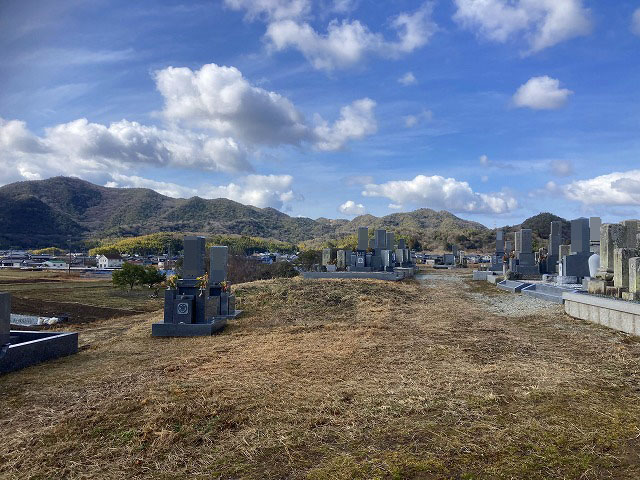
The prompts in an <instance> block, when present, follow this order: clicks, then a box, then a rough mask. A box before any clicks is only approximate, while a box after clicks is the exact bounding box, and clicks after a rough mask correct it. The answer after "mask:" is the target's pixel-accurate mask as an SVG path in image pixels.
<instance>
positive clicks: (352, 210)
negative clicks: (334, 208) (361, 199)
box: [338, 200, 367, 215]
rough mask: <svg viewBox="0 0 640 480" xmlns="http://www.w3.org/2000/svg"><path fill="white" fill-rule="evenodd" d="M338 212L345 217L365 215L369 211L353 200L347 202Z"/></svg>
mask: <svg viewBox="0 0 640 480" xmlns="http://www.w3.org/2000/svg"><path fill="white" fill-rule="evenodd" d="M338 211H339V212H340V213H342V214H344V215H364V214H365V213H367V209H366V208H365V207H364V205H362V204H361V203H356V202H354V201H353V200H347V201H346V202H344V203H343V204H342V205H340V206H339V207H338Z"/></svg>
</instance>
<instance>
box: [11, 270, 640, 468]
mask: <svg viewBox="0 0 640 480" xmlns="http://www.w3.org/2000/svg"><path fill="white" fill-rule="evenodd" d="M447 275H450V272H446V273H442V274H441V276H442V280H438V279H436V278H430V279H427V280H425V281H424V282H423V283H419V282H407V283H389V282H381V281H364V280H359V281H358V280H356V281H353V280H352V281H348V280H317V281H311V280H310V281H305V280H302V279H297V278H296V279H287V280H284V279H280V280H269V281H260V282H253V283H248V284H244V285H239V286H236V287H235V291H236V294H237V296H238V298H239V308H242V309H243V310H245V314H244V315H243V316H242V317H240V318H238V319H237V320H234V321H232V322H230V325H229V326H228V327H227V329H226V330H225V331H224V332H223V333H222V334H220V335H217V336H214V337H210V338H183V339H159V338H152V337H151V336H150V331H151V325H150V324H151V323H152V322H153V321H158V320H159V319H160V318H161V312H160V311H156V312H153V313H142V314H138V315H131V316H126V317H119V318H115V319H113V318H112V319H97V320H95V321H94V322H91V323H86V324H80V325H77V327H78V328H77V329H78V331H79V332H80V342H81V344H82V345H83V349H82V350H81V352H80V353H78V354H77V355H75V356H73V357H68V358H64V359H60V360H57V361H54V362H50V363H47V364H43V365H39V366H35V367H31V368H28V369H26V370H23V371H20V372H16V373H13V374H9V375H5V376H2V377H0V405H2V408H0V437H1V438H3V442H2V448H1V449H0V477H2V478H16V479H18V478H19V479H24V478H114V479H115V478H127V477H128V478H143V477H145V478H147V477H153V478H165V479H173V478H202V479H205V478H207V479H208V478H250V479H262V478H292V479H302V478H307V479H351V478H363V479H364V478H385V479H386V478H389V479H395V478H398V479H400V478H434V479H435V478H438V479H440V478H453V479H481V478H504V479H511V478H518V479H520V478H526V479H542V478H567V479H578V478H583V479H596V478H616V479H618V478H621V479H637V478H640V456H639V452H640V342H638V341H637V340H636V339H635V338H632V337H629V336H627V335H624V334H622V333H618V332H614V331H612V330H608V329H605V328H603V327H599V326H596V325H592V324H588V323H586V322H582V321H579V320H575V319H572V318H570V317H568V316H566V315H564V314H563V313H562V309H561V308H560V307H550V308H549V309H547V310H545V311H544V312H542V313H537V314H535V315H529V316H522V317H518V318H506V317H502V316H497V315H495V314H492V313H489V311H488V310H487V309H486V308H485V305H484V304H483V302H482V301H478V300H477V298H478V295H477V294H478V293H481V294H482V296H484V295H487V296H489V295H493V294H494V293H495V290H494V289H488V290H486V292H485V291H484V289H486V288H487V287H486V286H485V285H483V284H481V283H476V284H473V285H472V284H471V282H470V281H468V280H467V279H466V278H465V279H461V278H454V280H456V281H449V280H448V278H447ZM461 280H462V281H461ZM74 282H75V281H74ZM36 286H37V285H28V286H26V285H24V286H22V287H18V286H15V284H14V285H13V286H12V287H11V288H13V289H14V290H13V292H14V293H16V294H19V295H23V296H27V293H23V292H32V293H28V295H34V296H35V295H36V294H35V293H33V292H35V291H36V290H37V289H36ZM2 288H4V285H3V286H2ZM22 288H24V290H22ZM61 288H62V287H61ZM65 288H66V287H65ZM70 288H71V290H75V289H76V288H77V285H76V286H73V287H70ZM473 295H475V296H473ZM499 295H504V297H500V298H505V299H507V298H509V299H513V296H509V295H507V294H503V293H502V292H501V293H500V294H499ZM34 298H35V297H34ZM77 298H79V297H77ZM83 298H85V299H89V298H93V297H91V296H90V295H89V296H86V295H85V294H83ZM494 300H495V298H494ZM92 301H93V302H98V303H100V302H103V301H104V302H107V300H104V299H100V300H97V299H95V300H92ZM111 301H114V302H115V300H108V302H111ZM118 301H119V300H118ZM505 301H506V300H505ZM98 303H95V304H98ZM100 304H102V303H100ZM104 304H105V305H106V303H104ZM118 308H124V307H123V305H122V304H120V306H119V307H118ZM75 327H76V326H75V325H74V328H75Z"/></svg>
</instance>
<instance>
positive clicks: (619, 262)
mask: <svg viewBox="0 0 640 480" xmlns="http://www.w3.org/2000/svg"><path fill="white" fill-rule="evenodd" d="M637 255H638V251H637V250H636V249H635V248H616V249H615V250H614V251H613V270H614V274H613V286H614V287H618V288H629V263H630V262H629V261H630V260H631V258H633V257H636V256H637Z"/></svg>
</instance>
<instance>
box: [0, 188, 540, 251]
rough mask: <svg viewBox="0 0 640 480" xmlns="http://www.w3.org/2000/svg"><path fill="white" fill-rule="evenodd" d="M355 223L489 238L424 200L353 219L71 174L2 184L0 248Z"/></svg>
mask: <svg viewBox="0 0 640 480" xmlns="http://www.w3.org/2000/svg"><path fill="white" fill-rule="evenodd" d="M545 215H551V214H545ZM532 218H534V219H535V217H532ZM544 221H546V218H545V219H544ZM525 222H526V221H525ZM358 226H369V227H371V228H386V229H387V230H392V231H396V232H401V233H402V234H403V235H405V236H407V237H413V238H415V239H416V240H418V241H419V242H420V244H421V245H422V246H423V247H425V248H429V249H445V248H446V247H447V245H449V244H451V243H457V244H459V245H460V246H461V247H463V248H468V249H475V248H489V244H490V243H491V242H492V241H493V240H494V239H495V234H494V233H493V231H491V230H489V229H487V228H486V227H485V226H484V225H482V224H480V223H477V222H472V221H469V220H463V219H461V218H458V217H456V216H455V215H453V214H451V213H449V212H447V211H444V210H443V211H439V212H437V211H435V210H431V209H429V208H421V209H418V210H415V211H413V212H407V213H393V214H391V215H387V216H384V217H375V216H373V215H362V216H359V217H356V218H354V219H353V220H351V221H349V220H344V219H337V220H333V219H328V218H318V219H316V220H313V219H311V218H298V217H290V216H289V215H287V214H285V213H282V212H280V211H278V210H275V209H273V208H258V207H253V206H250V205H243V204H241V203H238V202H234V201H232V200H228V199H225V198H217V199H211V200H209V199H203V198H200V197H192V198H189V199H183V198H171V197H167V196H164V195H161V194H159V193H157V192H155V191H154V190H150V189H146V188H110V187H102V186H99V185H94V184H92V183H90V182H87V181H85V180H80V179H77V178H71V177H53V178H49V179H47V180H32V181H24V182H17V183H12V184H9V185H5V186H3V187H0V247H2V248H8V247H16V248H40V247H49V246H59V247H66V246H67V244H68V242H69V240H71V242H72V243H73V244H74V245H79V244H80V243H82V242H83V241H85V240H90V239H98V238H105V237H128V236H137V235H145V234H149V233H155V232H180V233H183V232H184V233H187V232H188V233H200V234H205V235H211V234H238V235H249V236H254V237H263V238H271V239H276V240H281V241H286V242H292V243H299V242H305V243H307V244H309V245H314V246H320V245H322V244H326V243H327V242H330V241H332V240H337V239H341V238H344V237H346V236H349V235H353V234H354V233H355V231H356V228H357V227H358Z"/></svg>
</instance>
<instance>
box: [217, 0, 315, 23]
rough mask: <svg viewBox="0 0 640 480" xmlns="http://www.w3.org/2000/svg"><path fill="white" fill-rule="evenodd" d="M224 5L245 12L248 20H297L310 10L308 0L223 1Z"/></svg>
mask: <svg viewBox="0 0 640 480" xmlns="http://www.w3.org/2000/svg"><path fill="white" fill-rule="evenodd" d="M224 3H225V4H226V5H227V6H228V7H229V8H232V9H234V10H246V11H247V18H248V19H249V20H254V19H255V18H258V17H262V18H266V19H267V20H282V19H284V18H299V17H303V16H305V15H307V14H308V13H309V11H310V9H311V5H310V2H309V0H224Z"/></svg>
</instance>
